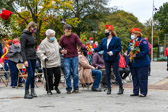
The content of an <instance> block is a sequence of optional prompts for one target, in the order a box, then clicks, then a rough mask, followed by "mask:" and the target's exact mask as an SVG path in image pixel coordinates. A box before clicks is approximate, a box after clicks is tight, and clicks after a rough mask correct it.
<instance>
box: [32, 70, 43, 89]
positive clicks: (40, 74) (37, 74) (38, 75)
mask: <svg viewBox="0 0 168 112" xmlns="http://www.w3.org/2000/svg"><path fill="white" fill-rule="evenodd" d="M42 75H43V73H38V72H37V71H36V70H35V74H34V76H35V78H37V77H40V76H42ZM43 80H44V79H43ZM35 81H36V80H35ZM42 84H43V81H42ZM35 85H36V87H37V88H38V86H37V83H36V82H35Z"/></svg>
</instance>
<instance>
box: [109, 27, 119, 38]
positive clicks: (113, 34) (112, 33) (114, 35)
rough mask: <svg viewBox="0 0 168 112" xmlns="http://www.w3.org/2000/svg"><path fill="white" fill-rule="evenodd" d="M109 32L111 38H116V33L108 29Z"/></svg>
mask: <svg viewBox="0 0 168 112" xmlns="http://www.w3.org/2000/svg"><path fill="white" fill-rule="evenodd" d="M109 32H111V35H112V36H113V37H116V36H117V33H116V32H115V31H113V30H111V29H109Z"/></svg>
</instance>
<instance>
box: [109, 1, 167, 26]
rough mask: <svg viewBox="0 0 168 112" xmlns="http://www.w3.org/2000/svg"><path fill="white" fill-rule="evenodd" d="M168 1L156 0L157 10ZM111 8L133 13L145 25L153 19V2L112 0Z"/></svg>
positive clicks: (110, 2)
mask: <svg viewBox="0 0 168 112" xmlns="http://www.w3.org/2000/svg"><path fill="white" fill-rule="evenodd" d="M166 2H168V0H154V6H155V8H157V9H159V7H160V6H162V5H163V3H166ZM109 6H110V7H114V6H117V7H118V9H121V10H124V11H127V12H129V13H133V14H134V15H135V16H136V17H137V18H138V20H139V21H140V22H142V23H145V22H146V21H147V20H149V19H150V18H151V17H152V7H153V0H110V1H109Z"/></svg>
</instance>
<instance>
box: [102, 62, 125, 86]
mask: <svg viewBox="0 0 168 112" xmlns="http://www.w3.org/2000/svg"><path fill="white" fill-rule="evenodd" d="M111 66H112V67H113V72H114V75H115V77H116V80H117V82H118V84H119V87H120V88H122V87H123V84H122V80H121V76H120V74H119V61H108V62H107V61H106V62H105V67H106V83H107V87H108V88H111V83H110V81H111V77H110V76H111Z"/></svg>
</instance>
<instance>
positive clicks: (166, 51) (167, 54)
mask: <svg viewBox="0 0 168 112" xmlns="http://www.w3.org/2000/svg"><path fill="white" fill-rule="evenodd" d="M165 56H166V57H167V71H168V46H167V47H166V49H165Z"/></svg>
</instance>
